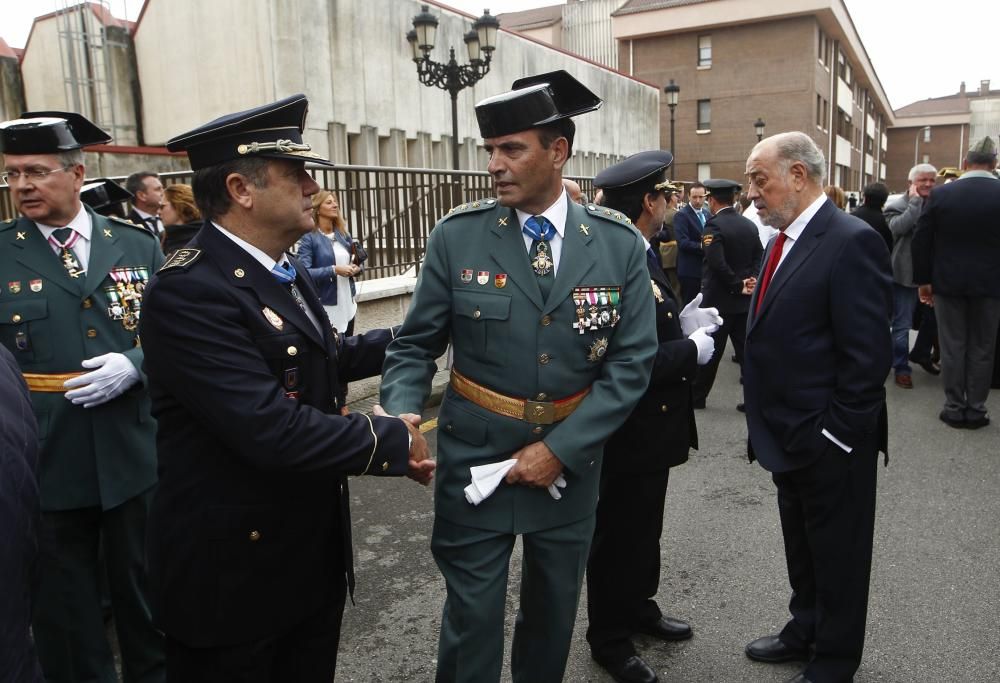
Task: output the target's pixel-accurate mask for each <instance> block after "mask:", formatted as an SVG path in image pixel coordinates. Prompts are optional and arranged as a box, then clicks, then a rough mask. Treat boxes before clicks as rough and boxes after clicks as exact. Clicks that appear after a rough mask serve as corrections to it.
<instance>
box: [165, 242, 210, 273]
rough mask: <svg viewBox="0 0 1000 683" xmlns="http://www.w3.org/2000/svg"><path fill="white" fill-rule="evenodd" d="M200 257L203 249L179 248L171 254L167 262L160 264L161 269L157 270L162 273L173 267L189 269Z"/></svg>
mask: <svg viewBox="0 0 1000 683" xmlns="http://www.w3.org/2000/svg"><path fill="white" fill-rule="evenodd" d="M200 257H201V249H187V248H185V249H178V250H177V251H175V252H174V253H173V254H172V255H171V256H170V258H168V259H167V262H166V263H164V264H163V265H162V266H160V269H159V270H158V271H156V272H158V273H162V272H163V271H165V270H168V269H171V268H180V269H181V270H187V269H188V267H189V266H190V265H191V264H192V263H194V262H195V261H197V260H198V259H199V258H200Z"/></svg>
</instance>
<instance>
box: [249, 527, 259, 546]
mask: <svg viewBox="0 0 1000 683" xmlns="http://www.w3.org/2000/svg"><path fill="white" fill-rule="evenodd" d="M250 540H251V541H253V542H254V543H256V542H257V541H259V540H260V532H259V531H257V530H256V529H254V530H253V531H251V532H250Z"/></svg>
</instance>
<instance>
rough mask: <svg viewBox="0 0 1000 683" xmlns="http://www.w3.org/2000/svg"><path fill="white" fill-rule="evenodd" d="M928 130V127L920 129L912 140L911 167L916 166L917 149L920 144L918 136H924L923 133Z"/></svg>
mask: <svg viewBox="0 0 1000 683" xmlns="http://www.w3.org/2000/svg"><path fill="white" fill-rule="evenodd" d="M930 129H931V127H930V126H924V127H923V128H921V129H920V130H918V131H917V137H915V138H914V139H913V165H914V166H916V165H917V147H918V146H919V144H920V136H921V135H923V134H924V131H926V130H930Z"/></svg>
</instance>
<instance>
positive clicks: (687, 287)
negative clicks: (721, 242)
mask: <svg viewBox="0 0 1000 683" xmlns="http://www.w3.org/2000/svg"><path fill="white" fill-rule="evenodd" d="M705 194H706V193H705V186H704V185H702V184H701V183H693V184H692V185H691V187H690V188H688V203H687V204H685V205H684V208H682V209H681V210H680V211H678V212H677V215H675V216H674V235H675V236H676V237H677V249H678V253H677V278H678V279H679V280H680V282H681V303H682V304H684V305H687V304H688V303H689V302H690V301H691V299H693V298H694V297H695V295H696V294H698V292H700V291H701V267H702V266H701V264H702V261H703V259H704V253H703V252H702V250H701V236H702V235H703V234H705V223H707V222H708V211H707V210H706V209H705Z"/></svg>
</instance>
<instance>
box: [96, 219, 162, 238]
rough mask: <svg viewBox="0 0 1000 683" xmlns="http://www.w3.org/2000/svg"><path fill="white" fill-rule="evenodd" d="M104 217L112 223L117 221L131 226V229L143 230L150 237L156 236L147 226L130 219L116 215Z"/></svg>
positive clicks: (119, 223)
mask: <svg viewBox="0 0 1000 683" xmlns="http://www.w3.org/2000/svg"><path fill="white" fill-rule="evenodd" d="M105 218H106V219H108V220H109V221H111V222H113V223H117V224H118V225H127V226H128V227H130V228H133V229H135V230H138V231H140V232H144V233H146V234H147V235H149V236H150V237H156V235H154V234H153V233H151V232H150V231H149V228H147V227H146V226H145V225H139V224H138V223H135V222H133V221H130V220H129V219H127V218H119V217H118V216H105Z"/></svg>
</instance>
